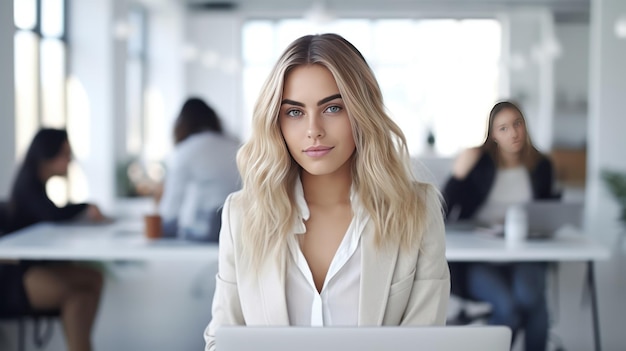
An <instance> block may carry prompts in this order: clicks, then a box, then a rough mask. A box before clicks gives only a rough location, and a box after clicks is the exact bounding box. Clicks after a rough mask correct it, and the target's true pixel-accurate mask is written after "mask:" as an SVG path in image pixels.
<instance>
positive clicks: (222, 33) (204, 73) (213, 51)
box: [185, 11, 246, 137]
mask: <svg viewBox="0 0 626 351" xmlns="http://www.w3.org/2000/svg"><path fill="white" fill-rule="evenodd" d="M241 26H242V17H241V15H240V14H238V13H235V12H226V13H214V12H201V11H199V12H195V13H189V14H188V18H187V21H186V31H185V33H186V39H187V42H186V44H187V45H188V47H190V48H193V50H196V51H197V53H198V54H197V55H198V56H197V58H196V59H194V60H190V61H188V63H187V65H186V84H187V85H186V87H187V93H188V94H189V95H195V96H200V97H202V98H204V99H205V101H207V103H209V104H210V105H211V106H213V107H214V108H215V110H216V112H217V113H218V115H219V116H220V118H221V120H222V123H223V125H224V128H225V129H226V131H227V132H228V133H229V134H232V135H234V136H237V137H239V136H240V135H241V132H242V128H243V127H242V121H243V119H244V118H246V117H245V116H243V106H242V105H243V103H242V93H241V92H242V91H243V89H242V88H241V79H242V78H241V70H240V69H239V67H240V57H241Z"/></svg>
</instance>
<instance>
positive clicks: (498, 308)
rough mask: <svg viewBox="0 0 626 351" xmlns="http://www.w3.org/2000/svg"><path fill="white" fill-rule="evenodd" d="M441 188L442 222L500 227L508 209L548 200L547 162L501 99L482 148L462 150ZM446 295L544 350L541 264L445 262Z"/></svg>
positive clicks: (515, 111) (534, 350)
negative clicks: (481, 305)
mask: <svg viewBox="0 0 626 351" xmlns="http://www.w3.org/2000/svg"><path fill="white" fill-rule="evenodd" d="M452 173H453V174H452V177H451V178H450V179H449V180H448V182H447V184H446V185H445V187H444V191H443V195H444V199H445V201H446V206H447V210H446V211H447V220H448V221H454V220H473V221H476V222H479V223H487V224H496V223H504V218H505V213H506V211H507V209H508V207H509V206H511V205H514V204H519V203H524V202H529V201H531V200H533V199H548V198H553V197H554V195H553V189H552V188H553V174H552V173H553V171H552V164H551V162H550V160H549V159H548V158H547V157H546V156H544V155H542V154H541V153H540V152H539V151H538V150H537V149H536V148H535V147H534V146H533V144H532V142H531V139H530V135H529V133H528V130H527V128H526V121H525V119H524V116H523V114H522V112H521V110H520V109H519V107H517V106H516V105H515V104H514V103H512V102H509V101H502V102H499V103H497V104H495V106H494V107H493V108H492V110H491V112H490V114H489V123H488V129H487V137H486V139H485V142H484V143H483V145H482V146H480V147H477V148H471V149H467V150H465V151H464V152H462V153H461V154H460V155H459V156H458V158H457V160H456V162H455V164H454V166H453V171H452ZM450 271H451V276H452V292H453V293H455V292H456V291H464V293H463V294H464V295H465V294H466V295H469V297H470V298H471V299H475V300H481V301H486V302H489V303H490V304H491V305H492V314H491V317H490V319H489V323H490V324H497V325H506V326H509V327H510V328H511V329H512V330H513V332H514V333H515V331H517V330H519V329H523V330H524V331H525V348H526V350H528V351H541V350H545V349H546V343H547V335H548V328H549V325H548V310H547V303H546V299H545V287H546V282H545V280H546V264H545V263H525V262H524V263H510V264H489V263H457V262H455V263H451V264H450Z"/></svg>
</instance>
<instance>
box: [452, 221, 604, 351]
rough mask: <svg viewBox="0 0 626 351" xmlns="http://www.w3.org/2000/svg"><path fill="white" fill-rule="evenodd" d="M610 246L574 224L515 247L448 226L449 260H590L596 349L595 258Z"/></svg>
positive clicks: (588, 286) (598, 346) (597, 334)
mask: <svg viewBox="0 0 626 351" xmlns="http://www.w3.org/2000/svg"><path fill="white" fill-rule="evenodd" d="M610 255H611V253H610V251H609V249H608V248H606V247H604V246H602V245H600V244H598V243H595V242H593V241H592V240H590V239H589V238H587V237H585V236H584V235H583V233H581V232H580V231H579V230H577V229H575V228H573V227H567V228H563V229H562V230H560V231H559V232H558V233H557V234H556V236H555V237H554V238H552V239H550V240H530V241H526V242H524V243H521V244H519V245H516V246H515V247H510V246H507V244H506V243H505V241H504V239H503V238H494V237H488V236H485V234H475V233H468V232H467V231H465V232H464V231H458V230H448V232H447V233H446V257H447V259H448V261H462V262H532V261H539V262H564V261H581V262H586V263H587V276H586V280H585V281H586V284H587V288H588V289H589V292H590V297H591V314H592V318H593V333H594V334H593V335H594V344H595V349H596V351H600V350H601V348H602V346H601V343H600V322H599V319H598V301H597V295H596V282H595V276H594V267H593V266H594V261H599V260H607V259H609V257H610Z"/></svg>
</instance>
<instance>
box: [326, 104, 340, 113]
mask: <svg viewBox="0 0 626 351" xmlns="http://www.w3.org/2000/svg"><path fill="white" fill-rule="evenodd" d="M340 111H341V107H339V106H336V105H333V106H328V108H326V111H325V112H329V113H337V112H340Z"/></svg>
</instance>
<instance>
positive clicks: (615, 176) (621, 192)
mask: <svg viewBox="0 0 626 351" xmlns="http://www.w3.org/2000/svg"><path fill="white" fill-rule="evenodd" d="M602 179H603V180H604V183H605V184H606V186H607V188H608V189H609V191H610V192H611V194H613V197H614V198H615V199H616V200H617V202H618V203H619V205H620V207H621V209H620V217H619V219H620V220H621V221H622V224H624V225H626V173H623V172H617V171H610V170H604V171H603V172H602Z"/></svg>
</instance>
